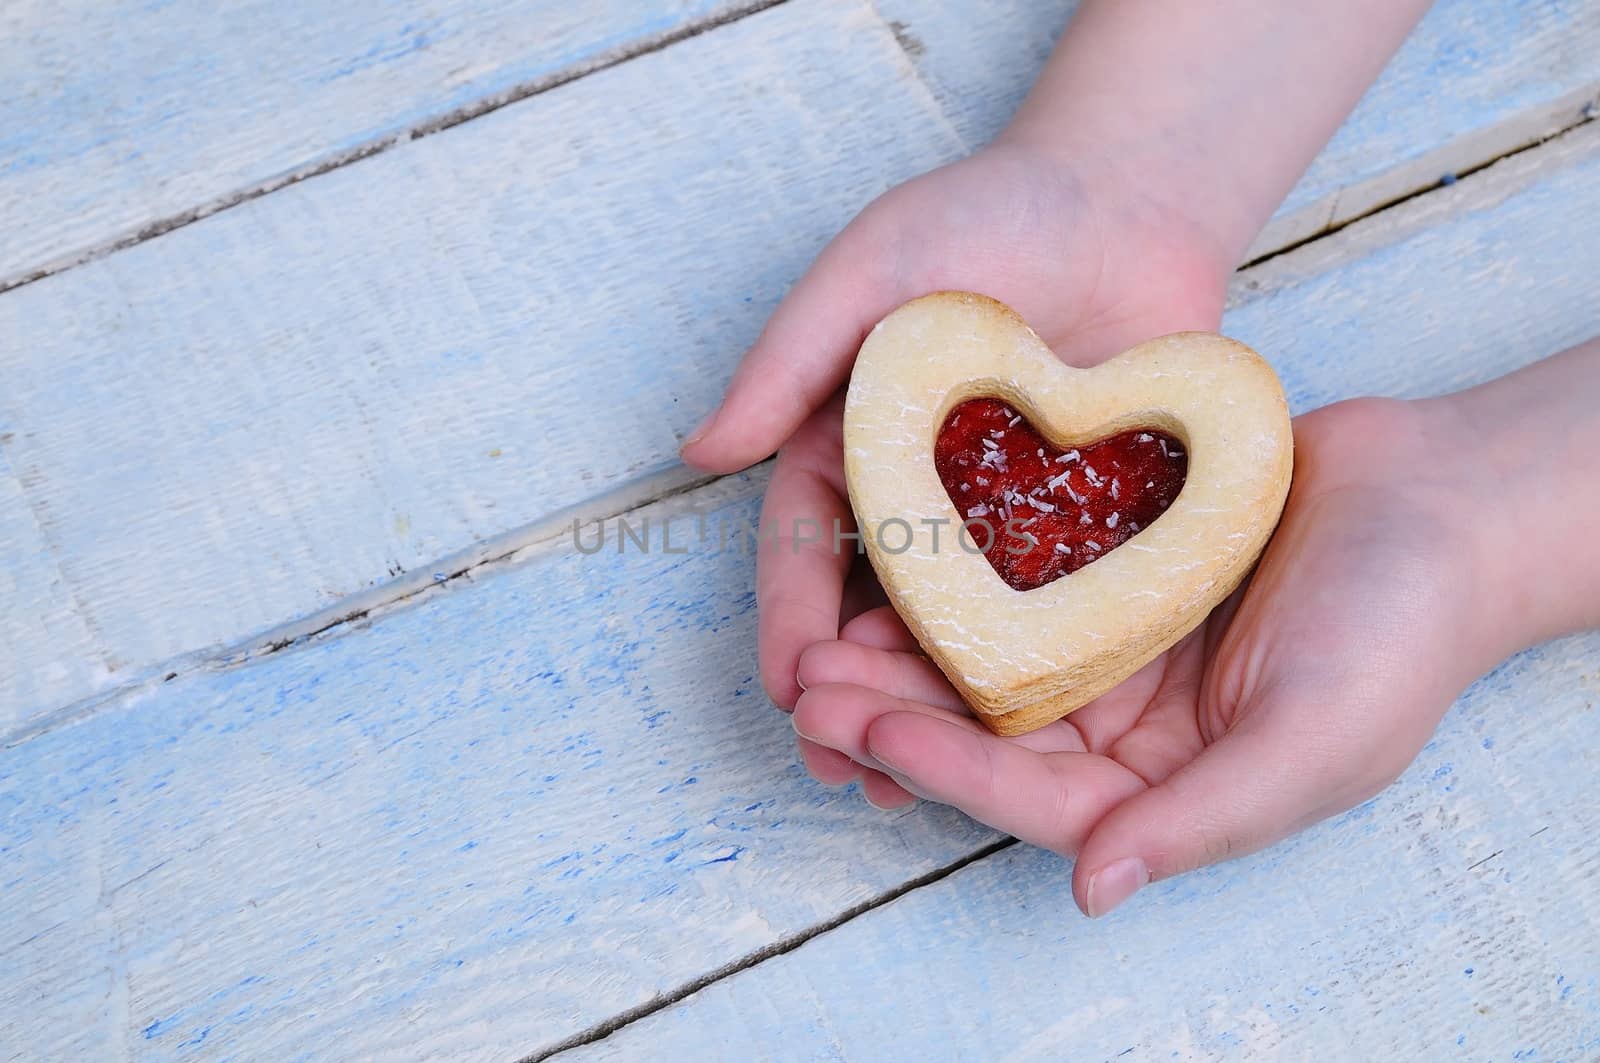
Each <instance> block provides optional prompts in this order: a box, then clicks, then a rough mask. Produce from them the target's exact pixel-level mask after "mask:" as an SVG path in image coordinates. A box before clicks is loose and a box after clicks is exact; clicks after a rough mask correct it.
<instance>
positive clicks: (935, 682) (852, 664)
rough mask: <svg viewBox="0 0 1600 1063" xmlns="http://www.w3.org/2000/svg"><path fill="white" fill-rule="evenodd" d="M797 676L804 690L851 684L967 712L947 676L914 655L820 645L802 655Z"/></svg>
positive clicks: (839, 644)
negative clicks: (827, 684) (829, 685)
mask: <svg viewBox="0 0 1600 1063" xmlns="http://www.w3.org/2000/svg"><path fill="white" fill-rule="evenodd" d="M796 673H797V676H798V678H799V681H800V686H801V688H802V689H807V688H810V687H815V686H821V685H822V684H824V683H848V684H850V685H852V686H858V687H868V688H870V689H872V690H880V691H882V692H883V693H885V694H888V695H889V696H890V697H895V698H901V699H904V700H907V701H919V702H922V703H923V704H925V705H932V706H935V707H937V708H941V709H948V710H950V711H951V712H957V713H965V712H966V711H967V707H966V704H965V703H964V702H962V700H961V695H959V694H957V693H956V692H955V690H954V689H953V688H952V687H951V686H950V683H949V681H948V680H946V679H945V677H944V673H943V672H941V671H939V669H938V667H937V666H935V665H934V663H933V662H932V661H930V660H928V659H927V658H926V657H920V656H918V655H916V654H912V653H901V652H898V651H894V650H880V649H877V648H875V647H872V646H861V645H858V644H856V643H854V642H841V641H833V642H816V643H813V644H812V645H810V646H808V647H806V649H805V651H804V652H803V653H801V655H800V663H799V666H798V668H797V670H796Z"/></svg>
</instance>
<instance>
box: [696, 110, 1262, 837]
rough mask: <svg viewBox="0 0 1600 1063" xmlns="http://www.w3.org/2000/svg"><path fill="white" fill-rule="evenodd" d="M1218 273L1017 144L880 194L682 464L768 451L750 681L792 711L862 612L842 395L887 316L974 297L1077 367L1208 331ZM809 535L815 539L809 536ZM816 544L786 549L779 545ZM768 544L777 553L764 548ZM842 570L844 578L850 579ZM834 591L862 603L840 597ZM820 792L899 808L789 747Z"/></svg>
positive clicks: (1112, 192)
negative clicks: (810, 657) (829, 789)
mask: <svg viewBox="0 0 1600 1063" xmlns="http://www.w3.org/2000/svg"><path fill="white" fill-rule="evenodd" d="M1232 266H1233V263H1232V262H1229V261H1225V255H1224V253H1223V252H1220V251H1219V250H1218V249H1217V248H1216V247H1215V246H1213V245H1212V244H1211V242H1210V241H1209V240H1208V238H1207V237H1206V236H1205V235H1204V230H1203V228H1202V227H1201V226H1199V225H1196V224H1195V223H1194V222H1193V221H1191V220H1190V219H1188V218H1186V217H1185V216H1184V214H1183V213H1182V211H1181V210H1180V209H1179V208H1177V207H1176V206H1175V205H1172V204H1168V203H1162V202H1157V201H1154V200H1152V199H1148V198H1142V197H1141V196H1140V194H1139V191H1138V185H1137V182H1136V181H1135V180H1133V179H1131V178H1129V177H1127V176H1126V175H1120V174H1116V173H1114V172H1111V171H1110V170H1109V169H1107V168H1105V167H1104V166H1103V165H1101V166H1098V167H1096V166H1094V165H1068V166H1063V165H1062V163H1061V162H1060V161H1059V159H1058V158H1056V157H1051V156H1050V155H1049V154H1048V153H1046V152H1045V151H1043V150H1038V149H1036V148H1034V147H1032V146H1030V145H1029V144H1027V143H1025V142H1023V141H1021V140H1020V139H1017V138H1012V139H1006V138H1002V139H1001V140H1000V141H997V142H996V143H995V144H994V145H992V146H991V147H989V148H986V149H984V150H983V151H980V152H979V153H977V154H976V155H973V156H971V157H970V158H967V159H964V160H962V161H960V162H957V163H954V164H952V165H949V166H946V167H944V168H942V169H939V170H936V171H934V172H932V173H929V174H926V175H924V176H922V177H918V178H915V179H913V180H911V181H908V182H906V183H905V184H903V185H900V186H899V187H897V188H894V189H892V190H890V191H889V192H888V193H886V194H885V195H883V196H882V197H881V198H879V199H878V200H877V201H875V202H874V203H872V204H871V205H869V206H868V207H867V208H866V209H865V210H863V211H862V212H861V213H860V214H859V215H858V216H857V217H856V218H855V220H854V221H852V222H851V223H850V224H849V225H848V226H847V227H846V228H845V229H844V231H843V232H841V233H840V234H839V235H838V237H837V238H835V239H834V240H833V242H832V243H830V244H829V245H828V246H827V247H826V248H825V249H824V250H823V252H822V254H821V255H820V256H818V258H817V260H816V262H815V263H814V264H813V265H812V267H811V269H810V270H809V271H808V272H807V273H806V274H805V276H804V277H802V278H801V279H800V281H799V282H798V283H797V284H796V285H795V286H794V288H793V289H792V290H791V291H790V292H789V294H788V295H787V297H786V298H785V299H784V300H783V302H782V303H781V304H780V305H779V307H778V309H777V311H776V312H775V313H774V314H773V315H772V319H771V320H770V321H769V322H768V323H767V326H766V328H765V330H763V332H762V334H761V336H760V338H759V339H758V340H757V341H756V343H755V346H754V347H753V348H752V349H751V350H750V352H749V353H748V354H747V355H746V356H745V358H744V360H743V362H742V363H741V364H740V366H739V368H738V370H737V372H736V373H735V374H734V377H733V381H732V383H731V384H730V385H729V387H728V392H727V394H726V396H725V397H724V398H723V401H722V404H721V405H720V406H719V407H718V409H717V410H715V411H714V412H713V414H712V415H711V416H710V417H709V418H708V419H707V421H706V422H705V423H704V424H703V425H702V427H701V428H700V429H698V430H697V431H696V432H695V433H694V434H692V435H691V436H690V438H689V440H688V441H687V442H686V443H685V444H684V447H683V456H684V459H685V460H686V461H687V462H689V463H690V464H692V465H695V466H697V467H699V468H702V469H707V470H710V471H714V472H724V473H726V472H733V471H735V470H737V469H741V468H743V467H745V466H747V465H750V464H752V463H754V462H757V461H760V460H762V459H763V458H765V457H767V456H768V455H769V454H771V453H772V452H773V451H775V450H777V451H778V461H777V465H776V467H775V468H774V470H773V473H772V479H771V482H770V484H769V486H768V489H767V495H766V501H765V505H764V507H763V510H762V517H761V526H762V530H763V539H762V548H761V551H760V554H759V557H758V562H757V573H756V596H757V602H758V607H759V609H760V627H759V636H758V641H759V652H760V669H761V678H762V682H763V684H764V686H765V687H766V690H767V693H768V694H769V695H770V696H771V698H772V700H773V702H774V703H776V704H777V705H778V706H779V707H780V708H782V709H785V710H792V709H793V707H794V704H795V701H796V700H797V699H798V698H799V696H800V692H801V688H800V686H799V685H798V681H797V678H796V669H797V666H798V662H799V660H800V655H801V654H802V653H803V652H804V651H805V650H806V648H807V647H809V646H811V645H814V644H816V643H820V642H831V641H834V640H837V639H840V638H841V637H847V638H848V637H849V633H848V632H846V631H845V628H846V627H847V625H848V624H849V622H850V620H851V619H852V618H853V617H854V616H855V615H856V614H858V613H859V612H861V611H862V610H863V609H864V608H865V606H866V605H868V604H871V603H872V602H873V601H874V600H875V599H876V600H877V601H881V600H882V599H881V591H878V592H877V594H876V595H874V593H873V591H874V590H875V585H874V581H873V580H872V577H871V571H870V568H869V567H868V566H867V565H866V562H865V559H864V558H862V559H860V560H859V561H857V558H856V555H855V554H854V553H853V551H852V550H851V546H853V543H852V542H851V541H850V540H845V548H844V549H843V550H841V551H837V552H836V551H835V550H834V548H833V542H832V536H831V534H830V532H831V529H832V527H833V525H834V522H835V521H838V522H839V524H840V526H841V527H842V528H843V529H844V530H845V531H854V530H855V523H854V518H853V517H852V515H851V511H850V505H849V503H848V501H847V497H846V493H845V484H844V468H843V462H842V443H841V424H842V413H843V407H844V397H843V385H844V383H845V381H846V380H847V378H848V377H849V374H850V367H851V365H852V363H853V362H854V360H855V356H856V352H857V350H858V349H859V348H860V345H861V343H862V341H863V339H864V338H865V337H866V334H867V332H868V331H869V330H871V328H872V327H873V326H874V325H875V324H876V323H877V322H878V321H879V320H880V319H881V318H883V317H884V316H885V315H886V314H888V313H889V312H890V311H891V310H893V309H894V308H895V307H897V306H899V305H900V304H901V303H904V302H907V301H908V300H910V299H913V298H915V297H917V296H920V295H924V294H927V293H928V292H933V291H940V290H961V291H974V292H979V293H981V294H984V295H988V296H991V297H993V298H995V299H998V300H1000V301H1001V302H1003V303H1006V304H1007V305H1009V306H1011V307H1012V308H1013V309H1015V310H1016V311H1017V312H1018V313H1019V314H1020V315H1021V316H1022V318H1023V319H1024V320H1025V321H1027V322H1028V323H1029V325H1031V326H1032V327H1033V328H1034V330H1035V331H1036V332H1038V333H1039V334H1040V336H1041V337H1042V338H1043V339H1044V340H1045V341H1046V342H1047V343H1048V344H1050V346H1051V347H1052V348H1053V349H1054V350H1055V352H1056V353H1057V355H1058V356H1060V357H1061V358H1062V359H1063V360H1064V361H1066V362H1068V363H1070V364H1074V365H1092V364H1095V363H1097V362H1100V361H1103V360H1105V359H1106V358H1109V357H1111V356H1112V355H1115V354H1117V353H1118V352H1120V351H1122V350H1124V349H1126V348H1127V347H1130V346H1133V345H1134V344H1136V343H1139V342H1141V341H1143V340H1146V339H1149V338H1151V337H1153V336H1159V335H1164V334H1167V333H1171V332H1178V331H1184V330H1189V329H1198V330H1215V329H1216V328H1217V326H1218V324H1219V322H1220V320H1221V311H1222V303H1223V296H1224V291H1225V286H1226V282H1227V277H1228V274H1229V273H1230V272H1231V269H1232ZM811 522H814V523H811ZM797 525H798V526H800V527H801V528H802V530H803V531H804V532H805V533H806V534H807V535H809V534H811V530H812V529H813V528H821V529H823V535H822V541H821V542H814V543H807V544H804V545H801V546H799V547H798V548H796V547H795V546H794V544H793V539H794V535H793V532H794V529H795V528H796V527H797ZM771 529H777V530H778V534H777V536H776V538H775V539H769V538H768V537H767V536H768V535H770V534H771V531H770V530H771ZM853 563H854V564H855V566H856V571H855V573H854V575H852V565H853ZM847 579H848V580H849V581H850V582H851V583H852V584H853V585H856V586H857V587H858V588H860V589H861V590H862V593H859V594H858V593H850V594H847V593H846V585H847ZM800 748H801V754H802V757H803V758H804V760H805V762H806V765H807V767H808V768H809V770H810V771H811V773H812V774H813V775H815V776H817V777H818V778H819V779H821V780H823V781H825V782H829V783H833V784H843V783H846V782H849V781H851V780H853V779H855V778H858V777H859V778H861V779H862V783H863V787H864V789H865V791H866V795H867V797H868V799H869V800H871V801H873V802H874V803H875V804H879V805H884V806H888V805H893V804H898V803H900V802H902V801H904V800H906V799H908V798H909V796H910V795H909V794H907V793H906V792H905V791H904V790H903V789H902V788H901V787H900V786H899V785H898V784H896V783H895V782H894V781H893V780H891V779H889V778H888V777H887V776H886V775H883V774H882V773H880V772H876V771H872V770H870V769H863V768H861V767H860V766H859V765H857V764H855V763H854V762H852V761H851V760H850V759H849V758H848V757H845V756H844V755H843V754H841V753H838V752H836V751H834V750H831V749H827V748H824V747H822V746H819V745H816V744H813V743H810V742H807V741H805V740H804V739H802V740H801V741H800Z"/></svg>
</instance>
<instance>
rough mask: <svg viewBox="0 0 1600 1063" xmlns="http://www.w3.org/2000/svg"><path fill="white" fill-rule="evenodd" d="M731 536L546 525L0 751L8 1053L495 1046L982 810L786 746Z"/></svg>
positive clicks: (927, 848)
mask: <svg viewBox="0 0 1600 1063" xmlns="http://www.w3.org/2000/svg"><path fill="white" fill-rule="evenodd" d="M759 488H760V482H759V481H757V480H751V479H747V478H739V479H737V480H733V481H728V482H727V483H725V484H724V485H719V486H717V487H714V488H712V489H711V490H710V492H708V493H705V494H703V495H702V497H701V499H700V501H701V502H705V503H707V508H708V509H709V510H710V511H711V523H710V524H709V525H708V526H709V527H711V528H712V529H719V528H721V527H728V528H730V530H731V529H733V528H736V527H737V522H739V521H753V520H754V519H755V517H756V513H757V509H758V503H759V499H758V498H757V494H758V492H759ZM660 512H661V511H660V510H657V511H656V512H655V514H654V515H655V516H656V518H657V520H658V521H659V520H660ZM648 513H649V511H647V514H648ZM639 519H641V520H642V516H641V517H640V518H639ZM724 520H726V521H728V522H729V523H728V524H723V523H721V522H723V521H724ZM657 526H658V527H659V524H658V525H657ZM695 527H696V525H695V523H694V521H693V519H692V518H690V517H689V516H687V515H685V514H684V513H682V512H680V513H679V514H678V517H677V525H676V529H675V531H674V532H673V535H674V536H675V541H676V542H677V543H685V542H687V541H692V536H693V535H694V529H695ZM718 534H719V532H718V531H716V530H713V531H712V532H710V536H711V540H712V543H713V544H714V543H715V541H716V536H717V535H718ZM657 535H658V536H659V532H658V533H657ZM655 545H656V546H657V547H658V548H659V545H660V544H659V539H658V540H657V542H656V544H655ZM752 563H753V559H752V558H750V557H745V556H741V554H740V553H739V551H738V549H737V547H736V546H735V545H734V544H733V543H732V542H730V546H729V551H728V553H727V554H726V555H721V554H718V553H716V552H714V551H712V552H707V551H696V552H695V553H693V554H689V555H684V556H676V555H667V554H663V553H661V552H659V549H656V550H652V551H651V552H649V553H645V552H642V551H639V550H637V549H634V548H632V547H630V549H629V550H628V552H626V553H624V554H622V555H621V556H618V555H617V554H616V553H615V552H614V551H613V550H608V551H607V552H606V553H605V554H603V555H599V556H595V557H587V556H584V555H582V554H580V553H578V552H577V551H575V550H574V549H572V547H571V545H570V544H569V543H566V542H561V543H558V544H554V545H552V546H550V547H547V548H545V549H544V550H542V551H541V552H540V553H539V554H538V556H536V557H534V558H532V559H530V560H528V561H527V562H526V563H524V564H522V565H520V566H516V567H512V568H508V569H505V570H502V571H500V572H498V573H488V574H485V575H484V576H482V577H481V578H480V579H478V580H475V581H474V585H473V586H471V587H469V588H467V589H465V590H458V591H448V592H439V593H435V594H434V595H433V596H432V597H431V598H430V599H429V600H427V601H425V602H423V603H420V604H418V605H416V606H414V607H412V608H408V609H405V610H402V611H399V612H396V613H394V614H393V615H389V616H385V617H382V618H381V619H378V620H376V621H374V622H373V623H372V624H371V626H370V628H369V629H367V630H364V631H360V632H350V633H348V634H346V636H345V637H340V638H335V639H330V640H325V641H322V642H319V643H314V644H311V645H308V646H305V647H303V648H299V649H294V650H290V651H285V652H281V653H278V654H274V655H272V656H270V657H267V658H265V659H262V660H260V661H258V662H256V663H254V664H252V665H251V666H248V667H244V668H237V669H231V670H227V671H223V672H220V673H213V674H206V673H198V674H194V675H191V676H185V677H182V678H179V679H177V680H174V681H173V682H171V683H168V684H163V685H162V686H160V687H158V688H156V689H154V690H153V691H151V692H149V693H147V694H144V695H142V696H139V697H135V698H129V699H127V700H125V701H124V702H122V703H121V704H119V705H117V706H116V707H114V708H111V709H108V710H105V711H103V712H102V713H101V714H99V715H97V716H95V717H93V718H92V719H89V720H87V721H85V722H82V723H80V724H78V725H77V726H74V727H69V728H63V729H61V730H57V731H54V732H52V733H49V734H45V735H42V736H40V737H38V738H35V739H33V740H31V741H29V742H27V743H26V744H24V745H23V746H21V747H19V748H16V749H12V750H9V751H7V752H6V753H5V754H4V755H0V869H3V870H0V891H3V894H4V896H5V898H6V903H5V904H4V905H3V906H0V953H3V954H4V955H5V958H6V962H5V963H4V964H3V965H0V1015H3V1016H5V1020H4V1021H5V1027H6V1032H5V1036H4V1039H3V1040H4V1042H5V1044H6V1046H7V1047H11V1046H22V1045H26V1046H29V1051H30V1054H31V1055H33V1057H34V1058H47V1059H104V1058H112V1057H114V1056H115V1057H120V1056H121V1055H123V1054H124V1053H126V1054H130V1055H138V1056H156V1057H161V1058H207V1059H214V1058H220V1057H223V1056H228V1055H232V1054H242V1055H248V1056H252V1057H256V1058H273V1059H295V1058H319V1059H330V1058H348V1059H373V1058H397V1057H404V1058H420V1057H425V1056H431V1055H435V1054H441V1055H449V1056H451V1057H453V1058H454V1057H463V1056H465V1057H473V1058H496V1059H511V1058H516V1057H518V1056H520V1055H521V1054H523V1053H528V1052H534V1051H537V1050H539V1049H541V1048H544V1047H548V1046H550V1045H552V1044H555V1043H557V1042H559V1041H560V1040H561V1039H563V1038H565V1037H568V1036H571V1035H573V1034H575V1033H578V1032H579V1031H581V1030H583V1029H585V1028H587V1027H588V1026H590V1025H592V1024H594V1023H597V1022H600V1021H602V1020H604V1019H605V1018H606V1017H608V1016H610V1015H612V1014H614V1013H616V1012H618V1011H621V1010H624V1009H627V1008H630V1007H635V1006H638V1005H641V1004H644V1003H646V1002H647V1001H649V1000H650V998H651V997H652V996H654V995H656V994H657V993H661V992H666V991H670V990H672V989H674V988H676V987H677V986H678V985H680V984H682V983H683V982H686V981H688V980H689V979H692V978H694V977H696V976H698V975H700V974H702V973H703V972H705V971H707V970H710V969H713V968H716V967H718V966H720V965H722V964H724V963H726V962H728V961H730V960H733V959H736V958H738V957H740V956H742V955H745V954H747V953H748V952H751V951H753V950H756V949H759V948H762V947H765V946H767V945H770V944H772V943H773V942H774V941H776V940H779V939H781V938H783V937H784V936H786V935H790V934H793V933H796V932H799V931H803V930H805V929H806V928H808V927H810V926H812V925H814V924H816V923H817V922H819V921H821V920H824V919H827V918H830V917H832V916H834V915H835V914H836V913H838V912H839V911H840V910H842V909H845V908H848V907H849V906H851V905H853V904H857V903H859V902H861V901H864V900H866V899H868V898H870V897H873V896H875V895H877V894H879V893H880V892H882V891H883V890H885V889H889V888H892V887H893V886H895V885H897V884H899V883H900V882H902V881H904V880H905V879H906V878H908V877H912V876H915V875H917V874H919V873H924V872H927V871H929V870H931V869H933V868H936V867H938V866H940V865H941V864H942V863H943V862H944V861H945V860H948V859H951V858H954V857H956V856H959V855H961V854H964V853H966V852H968V851H970V850H971V849H972V848H973V847H974V846H975V845H978V844H980V843H981V842H982V840H983V839H985V838H988V837H991V835H990V834H989V833H988V832H987V831H984V830H983V829H981V828H978V827H976V826H974V825H973V824H971V823H970V822H968V821H966V820H965V819H963V818H962V817H960V816H958V815H956V814H954V813H951V812H949V811H947V810H945V811H942V810H937V809H926V810H921V811H917V812H914V813H912V814H910V815H904V814H901V815H884V814H882V813H876V812H874V811H873V810H872V809H870V808H868V807H866V806H865V805H863V804H862V803H860V802H857V801H842V800H840V799H838V797H837V796H836V795H835V794H834V793H832V792H830V791H829V790H827V789H826V788H824V787H822V786H820V785H818V784H816V783H814V782H812V781H811V780H810V779H808V778H807V777H806V776H805V775H804V773H803V772H802V771H801V770H800V768H799V767H798V765H797V764H796V763H795V761H794V756H793V737H794V733H793V730H792V729H791V728H790V726H789V723H788V720H787V718H786V717H784V716H783V715H781V714H780V713H777V712H775V711H774V710H773V709H772V708H771V706H770V705H769V704H768V703H767V702H766V700H765V698H764V697H763V696H762V695H761V692H760V687H759V685H758V683H757V680H756V678H755V675H754V670H755V647H754V643H753V636H754V602H753V597H754V596H753V594H752V592H751V589H750V588H751V581H752V572H751V567H752Z"/></svg>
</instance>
